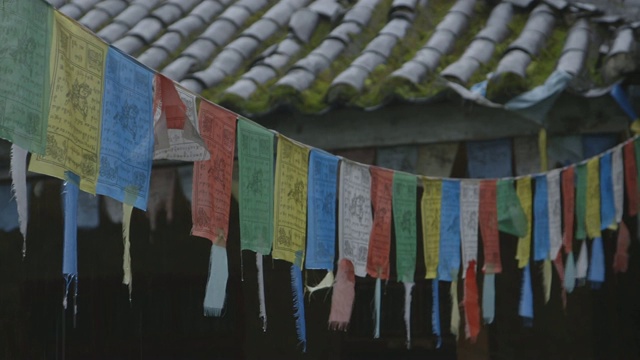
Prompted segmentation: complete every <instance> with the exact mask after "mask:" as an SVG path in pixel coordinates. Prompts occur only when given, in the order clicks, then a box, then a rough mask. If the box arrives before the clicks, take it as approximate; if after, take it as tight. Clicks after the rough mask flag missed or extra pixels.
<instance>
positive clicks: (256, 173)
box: [238, 118, 274, 255]
mask: <svg viewBox="0 0 640 360" xmlns="http://www.w3.org/2000/svg"><path fill="white" fill-rule="evenodd" d="M273 141H274V140H273V133H271V132H270V131H269V130H267V129H265V128H263V127H261V126H259V125H257V124H254V123H252V122H250V121H248V120H245V119H242V118H240V119H238V167H239V182H240V186H239V187H240V189H239V201H238V205H239V211H240V247H241V248H242V249H243V250H245V249H246V250H252V251H255V252H257V253H260V254H265V255H268V254H270V253H271V245H272V244H273V170H274V168H273V166H274V160H273Z"/></svg>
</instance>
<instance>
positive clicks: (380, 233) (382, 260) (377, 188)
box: [367, 166, 393, 279]
mask: <svg viewBox="0 0 640 360" xmlns="http://www.w3.org/2000/svg"><path fill="white" fill-rule="evenodd" d="M369 170H370V171H371V204H372V205H373V226H372V228H371V237H370V238H369V252H368V255H367V273H368V274H369V276H371V277H374V278H381V279H389V251H390V250H391V216H392V214H391V211H392V208H391V206H392V205H391V198H392V194H393V193H392V191H393V190H392V188H393V171H391V170H387V169H383V168H380V167H373V166H372V167H371V168H370V169H369Z"/></svg>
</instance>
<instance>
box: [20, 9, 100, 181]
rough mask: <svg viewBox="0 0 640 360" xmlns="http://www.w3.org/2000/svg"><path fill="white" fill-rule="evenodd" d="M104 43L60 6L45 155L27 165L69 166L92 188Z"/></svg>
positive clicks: (39, 168)
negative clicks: (64, 12) (69, 16)
mask: <svg viewBox="0 0 640 360" xmlns="http://www.w3.org/2000/svg"><path fill="white" fill-rule="evenodd" d="M107 49H108V46H107V45H106V44H105V43H103V42H102V40H100V39H99V38H98V37H96V36H95V35H94V34H93V33H91V32H90V31H89V30H87V29H85V28H83V27H80V26H78V25H77V24H76V23H75V22H74V21H73V20H71V19H69V18H67V17H65V16H64V15H62V14H61V13H59V12H55V14H54V25H53V45H52V47H51V70H50V71H51V89H55V93H54V94H53V95H52V97H51V108H50V112H49V125H48V130H47V147H46V155H36V156H33V157H32V158H31V162H30V164H29V170H31V171H33V172H37V173H41V174H45V175H49V176H53V177H56V178H58V179H63V180H64V179H65V172H66V171H71V172H73V173H74V174H77V175H78V176H79V178H80V190H82V191H86V192H88V193H92V194H95V193H96V184H97V182H98V167H99V164H100V163H99V161H100V138H101V135H100V131H101V118H102V104H103V103H102V98H103V86H104V75H105V74H104V64H105V58H106V56H107Z"/></svg>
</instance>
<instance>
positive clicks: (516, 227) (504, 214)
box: [497, 180, 529, 237]
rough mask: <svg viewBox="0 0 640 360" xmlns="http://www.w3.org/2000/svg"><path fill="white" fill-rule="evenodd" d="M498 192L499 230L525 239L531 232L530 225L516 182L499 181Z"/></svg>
mask: <svg viewBox="0 0 640 360" xmlns="http://www.w3.org/2000/svg"><path fill="white" fill-rule="evenodd" d="M497 191H498V195H497V196H498V205H497V206H498V228H499V229H500V231H503V232H505V233H507V234H511V235H513V236H518V237H524V236H525V235H526V234H527V231H529V224H528V222H527V215H526V213H525V211H524V209H523V207H522V204H521V203H520V198H519V195H518V193H517V192H516V189H515V186H514V181H513V180H498V182H497Z"/></svg>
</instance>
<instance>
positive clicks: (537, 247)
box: [533, 175, 549, 261]
mask: <svg viewBox="0 0 640 360" xmlns="http://www.w3.org/2000/svg"><path fill="white" fill-rule="evenodd" d="M535 186H536V191H535V195H534V217H533V219H534V230H533V235H534V238H533V260H535V261H540V260H547V259H548V258H549V203H548V201H549V197H548V191H547V190H548V189H547V177H546V176H545V175H540V176H537V177H536V178H535Z"/></svg>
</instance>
